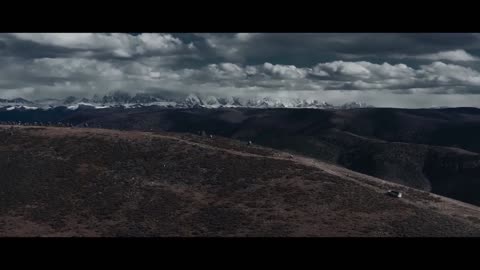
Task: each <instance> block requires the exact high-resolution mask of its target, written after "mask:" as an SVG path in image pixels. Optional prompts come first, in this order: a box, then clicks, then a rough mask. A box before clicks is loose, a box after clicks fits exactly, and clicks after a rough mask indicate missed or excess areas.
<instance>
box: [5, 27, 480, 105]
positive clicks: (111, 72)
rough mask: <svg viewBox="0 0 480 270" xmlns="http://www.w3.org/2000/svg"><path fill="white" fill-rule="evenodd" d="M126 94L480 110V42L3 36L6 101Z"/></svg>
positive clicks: (381, 37)
mask: <svg viewBox="0 0 480 270" xmlns="http://www.w3.org/2000/svg"><path fill="white" fill-rule="evenodd" d="M115 90H123V91H128V92H130V93H132V94H134V93H137V92H168V93H174V94H178V95H186V94H188V93H199V94H204V95H210V94H213V95H219V96H265V95H269V96H272V97H285V96H288V97H299V98H315V99H318V100H322V101H327V102H330V103H333V104H338V103H343V102H350V101H361V102H366V103H368V104H371V105H374V106H395V107H429V106H476V107H478V106H479V105H480V34H470V33H453V34H447V33H435V34H426V33H421V34H407V33H402V34H395V33H386V34H382V33H352V34H348V33H340V34H334V33H315V34H306V33H305V34H303V33H302V34H301V33H269V34H259V33H249V34H247V33H226V34H222V33H215V34H206V33H202V34H185V33H182V34H160V33H143V34H123V33H122V34H118V33H114V34H101V33H45V34H42V33H35V34H30V33H20V34H8V33H3V34H0V97H3V98H12V97H24V98H27V99H37V98H61V97H66V96H71V95H73V96H78V97H91V96H92V95H93V94H100V95H103V94H105V93H108V92H111V91H115Z"/></svg>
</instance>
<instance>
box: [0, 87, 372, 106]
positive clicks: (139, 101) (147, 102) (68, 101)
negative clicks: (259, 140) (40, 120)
mask: <svg viewBox="0 0 480 270" xmlns="http://www.w3.org/2000/svg"><path fill="white" fill-rule="evenodd" d="M144 106H158V107H170V108H211V109H215V108H259V109H268V108H298V109H303V108H308V109H355V108H368V107H371V106H369V105H367V104H365V103H363V102H350V103H346V104H343V105H340V106H334V105H331V104H329V103H327V102H325V101H320V100H316V99H300V98H286V97H270V96H266V97H257V98H244V97H236V96H227V97H225V96H224V97H216V96H212V95H209V96H201V95H196V94H189V95H188V96H187V97H186V98H184V99H176V100H173V99H167V98H164V97H162V96H160V95H155V94H145V93H138V94H135V95H134V96H131V95H130V94H128V93H126V92H120V91H116V92H111V93H110V94H107V95H104V96H99V95H94V96H93V97H91V98H77V97H74V96H69V97H66V98H63V99H42V100H35V101H28V100H25V99H22V98H16V99H0V108H5V109H7V110H14V109H21V108H22V109H43V110H48V109H52V108H56V107H66V108H67V109H70V110H77V109H81V108H95V109H104V108H111V107H124V108H137V107H144Z"/></svg>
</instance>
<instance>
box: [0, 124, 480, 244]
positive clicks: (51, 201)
mask: <svg viewBox="0 0 480 270" xmlns="http://www.w3.org/2000/svg"><path fill="white" fill-rule="evenodd" d="M392 187H394V188H396V189H401V190H402V191H403V192H405V198H404V199H394V198H390V197H388V196H386V195H385V194H384V193H385V191H386V190H387V189H389V188H392ZM0 236H480V211H479V210H478V208H477V207H474V206H470V205H466V204H462V203H459V202H456V201H452V200H448V199H445V198H442V197H439V196H434V195H431V194H429V193H425V192H421V191H417V190H414V189H410V188H406V187H403V186H395V185H394V184H391V183H387V182H384V181H381V180H379V179H375V178H373V177H367V176H364V175H361V174H358V173H354V172H351V171H348V170H346V169H343V168H339V167H336V166H333V165H329V164H325V163H321V162H318V161H313V160H311V159H306V158H303V157H298V156H295V157H294V158H293V159H290V158H288V156H287V155H285V154H283V153H281V152H278V151H274V150H270V149H266V148H261V147H257V146H253V147H248V146H245V145H244V144H242V143H239V142H237V141H233V140H228V139H225V138H213V139H210V138H208V137H206V138H205V137H200V136H198V137H196V136H191V135H189V136H185V135H179V134H172V133H168V134H167V133H161V134H151V133H144V132H133V131H131V132H120V131H112V130H100V129H71V128H29V127H21V128H17V129H15V130H13V131H9V130H8V127H5V126H3V127H0Z"/></svg>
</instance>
